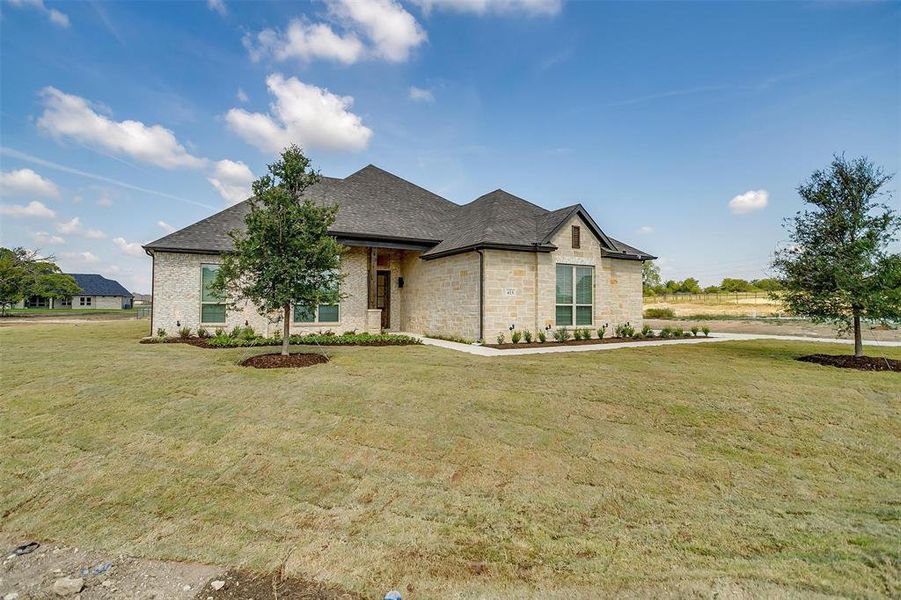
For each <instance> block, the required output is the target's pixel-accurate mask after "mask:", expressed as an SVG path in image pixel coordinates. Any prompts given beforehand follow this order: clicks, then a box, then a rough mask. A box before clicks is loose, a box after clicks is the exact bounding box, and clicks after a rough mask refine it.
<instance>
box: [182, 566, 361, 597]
mask: <svg viewBox="0 0 901 600" xmlns="http://www.w3.org/2000/svg"><path fill="white" fill-rule="evenodd" d="M220 586H221V587H220ZM216 588H219V589H216ZM209 598H212V599H213V600H247V599H248V598H253V600H270V599H272V600H277V599H279V598H291V599H295V598H296V599H297V600H306V599H310V600H312V599H314V598H315V599H316V600H338V599H340V600H362V599H363V598H365V596H361V595H359V594H356V593H354V592H351V591H348V590H346V589H344V588H341V587H338V586H334V585H328V584H325V583H322V582H321V581H310V580H307V579H301V578H298V577H283V576H281V575H280V574H278V573H272V574H259V573H250V572H247V571H229V572H228V573H226V574H225V576H224V577H221V578H218V579H212V580H210V581H208V582H207V584H206V585H205V586H204V587H203V589H202V590H201V591H200V592H198V594H197V599H198V600H206V599H209Z"/></svg>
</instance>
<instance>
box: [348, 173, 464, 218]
mask: <svg viewBox="0 0 901 600" xmlns="http://www.w3.org/2000/svg"><path fill="white" fill-rule="evenodd" d="M366 170H375V171H378V172H379V173H382V174H384V175H388V176H389V177H392V178H394V179H396V180H398V181H402V182H404V183H405V184H407V185H410V186H413V187H415V188H416V189H419V190H422V191H423V192H426V193H427V194H430V195H432V196H435V197H436V198H438V199H439V200H443V201H445V202H447V203H448V204H451V205H453V206H456V207H459V206H460V205H459V204H457V203H456V202H452V201H450V200H448V199H447V198H445V197H444V196H441V195H439V194H436V193H435V192H433V191H432V190H429V189H426V188H424V187H422V186H421V185H419V184H416V183H413V182H412V181H410V180H409V179H404V178H403V177H401V176H400V175H396V174H394V173H392V172H391V171H387V170H385V169H383V168H381V167H379V166H376V165H374V164H372V163H369V164H368V165H366V166H365V167H363V168H362V169H358V170H356V171H354V172H353V173H351V174H350V175H348V176H347V177H345V178H344V179H342V180H341V181H347V180H348V179H350V178H351V177H353V176H354V175H359V174H360V173H362V172H363V171H366Z"/></svg>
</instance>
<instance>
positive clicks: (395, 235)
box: [144, 165, 654, 260]
mask: <svg viewBox="0 0 901 600" xmlns="http://www.w3.org/2000/svg"><path fill="white" fill-rule="evenodd" d="M306 194H308V195H311V196H312V197H313V198H314V199H315V200H316V201H317V202H321V203H323V204H326V203H328V204H330V203H334V202H337V203H338V205H339V207H340V210H339V211H338V217H337V219H336V221H335V224H334V225H333V226H332V233H334V234H335V235H337V236H339V237H344V238H376V239H391V240H407V241H415V242H419V243H423V244H424V246H423V247H428V246H431V248H429V249H428V250H427V251H426V252H425V253H424V254H423V258H437V257H438V256H445V255H448V254H454V253H457V252H462V251H464V250H469V249H473V248H477V247H499V248H511V249H522V250H533V251H550V250H553V249H554V246H553V245H552V244H550V239H551V237H552V236H553V235H554V234H555V233H556V231H557V230H558V229H559V228H560V227H561V226H563V225H564V224H565V223H566V222H567V221H568V220H569V218H570V217H571V216H572V215H573V214H576V213H579V214H580V215H581V216H582V217H583V219H585V220H586V222H587V223H588V225H589V227H591V229H592V230H593V231H594V233H595V235H597V236H598V237H599V238H600V239H601V240H602V243H603V244H604V245H605V246H606V247H607V250H608V251H609V254H610V255H611V256H617V257H620V258H632V259H640V260H646V259H650V258H654V257H652V256H651V255H649V254H647V253H644V252H641V251H639V250H636V249H635V248H632V247H631V246H628V245H626V244H623V243H621V242H617V241H615V240H613V239H611V238H609V237H607V236H606V235H605V234H604V232H603V231H601V230H600V228H599V227H598V226H597V224H596V223H595V222H594V221H593V220H592V219H591V216H590V215H588V212H587V211H585V209H584V208H583V207H582V206H581V205H578V204H577V205H574V206H569V207H566V208H561V209H559V210H554V211H548V210H546V209H544V208H541V207H540V206H537V205H535V204H532V203H531V202H528V201H526V200H523V199H522V198H519V197H517V196H514V195H513V194H510V193H507V192H505V191H503V190H495V191H493V192H491V193H488V194H485V195H484V196H481V197H479V198H477V199H476V200H474V201H472V202H470V203H469V204H465V205H463V206H460V205H458V204H454V203H453V202H451V201H449V200H446V199H444V198H442V197H441V196H438V195H437V194H434V193H432V192H430V191H428V190H426V189H423V188H421V187H419V186H417V185H415V184H413V183H410V182H409V181H406V180H404V179H401V178H400V177H398V176H396V175H393V174H391V173H388V172H387V171H384V170H382V169H379V168H378V167H375V166H373V165H369V166H367V167H364V168H363V169H360V170H359V171H357V172H356V173H353V174H352V175H350V176H348V177H346V178H345V179H335V178H331V177H323V178H322V181H321V182H320V183H319V184H317V185H315V186H313V187H311V188H310V189H308V190H307V191H306ZM249 210H250V203H249V202H248V201H246V200H245V201H244V202H241V203H239V204H236V205H235V206H232V207H230V208H227V209H225V210H223V211H222V212H219V213H217V214H215V215H212V216H210V217H207V218H206V219H203V220H202V221H198V222H197V223H195V224H193V225H189V226H188V227H185V228H184V229H180V230H179V231H176V232H174V233H171V234H169V235H167V236H165V237H163V238H160V239H158V240H156V241H154V242H151V243H149V244H147V245H146V246H144V248H145V249H147V250H148V251H153V250H178V251H183V252H184V251H187V252H227V251H229V250H231V248H232V242H231V238H230V237H229V235H228V232H229V231H231V230H232V229H241V228H243V226H244V217H245V215H246V214H247V212H248V211H249Z"/></svg>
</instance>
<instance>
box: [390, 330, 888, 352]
mask: <svg viewBox="0 0 901 600" xmlns="http://www.w3.org/2000/svg"><path fill="white" fill-rule="evenodd" d="M406 335H412V336H414V337H418V338H419V339H420V340H422V343H423V344H426V345H428V346H437V347H439V348H446V349H448V350H456V351H458V352H466V353H467V354H475V355H476V356H522V355H524V354H552V353H555V352H596V351H600V350H619V349H622V348H646V347H648V346H676V345H681V344H714V343H716V342H735V341H746V340H780V341H790V342H808V343H826V344H844V345H847V346H852V345H853V342H852V341H851V340H840V339H836V338H812V337H805V336H800V335H767V334H754V333H716V334H712V335H711V336H710V337H693V338H685V339H677V340H673V339H670V340H661V339H655V340H654V341H652V342H650V341H648V342H645V341H642V342H617V343H613V344H585V345H582V346H563V345H560V344H559V343H557V342H548V343H547V344H546V345H544V346H541V347H532V348H516V349H510V350H499V349H497V348H488V347H486V346H479V345H477V344H461V343H459V342H448V341H446V340H436V339H433V338H427V337H423V336H421V335H416V334H406ZM864 346H865V347H868V348H879V347H883V348H884V347H899V346H901V342H897V341H895V342H889V341H886V342H866V343H864Z"/></svg>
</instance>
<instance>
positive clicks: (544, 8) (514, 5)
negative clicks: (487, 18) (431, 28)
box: [413, 0, 563, 17]
mask: <svg viewBox="0 0 901 600" xmlns="http://www.w3.org/2000/svg"><path fill="white" fill-rule="evenodd" d="M413 3H414V4H416V5H418V6H419V7H420V8H421V9H422V11H423V12H424V13H425V14H426V15H428V14H429V13H430V12H432V11H433V10H445V11H449V12H457V13H470V14H475V15H479V16H484V15H487V14H493V15H515V16H516V15H521V16H526V17H547V16H554V15H557V14H560V11H561V10H562V9H563V0H413Z"/></svg>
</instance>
